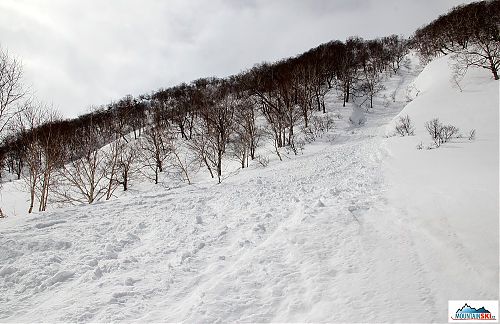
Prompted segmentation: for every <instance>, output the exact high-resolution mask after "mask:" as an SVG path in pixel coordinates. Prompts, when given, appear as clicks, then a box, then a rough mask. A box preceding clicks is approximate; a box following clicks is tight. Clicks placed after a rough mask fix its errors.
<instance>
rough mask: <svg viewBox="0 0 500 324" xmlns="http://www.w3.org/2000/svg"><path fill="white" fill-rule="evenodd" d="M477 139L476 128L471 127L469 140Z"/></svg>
mask: <svg viewBox="0 0 500 324" xmlns="http://www.w3.org/2000/svg"><path fill="white" fill-rule="evenodd" d="M475 139H476V130H475V129H471V130H470V132H469V141H473V140H475Z"/></svg>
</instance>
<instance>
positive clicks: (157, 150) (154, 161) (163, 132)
mask: <svg viewBox="0 0 500 324" xmlns="http://www.w3.org/2000/svg"><path fill="white" fill-rule="evenodd" d="M172 139H173V135H172V134H171V131H170V130H169V129H168V128H162V127H160V126H152V127H150V128H148V129H147V130H146V131H145V132H144V133H143V136H142V138H140V141H141V142H140V143H141V144H140V145H141V161H142V163H143V165H144V167H146V168H147V169H149V170H151V171H153V172H154V182H155V184H157V183H158V176H159V174H160V173H161V172H163V170H164V165H165V160H166V159H167V158H168V157H169V155H170V153H171V152H172Z"/></svg>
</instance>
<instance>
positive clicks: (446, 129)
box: [441, 125, 458, 143]
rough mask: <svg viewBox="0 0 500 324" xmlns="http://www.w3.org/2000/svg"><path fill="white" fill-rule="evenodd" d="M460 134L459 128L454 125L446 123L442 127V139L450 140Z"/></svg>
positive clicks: (444, 140)
mask: <svg viewBox="0 0 500 324" xmlns="http://www.w3.org/2000/svg"><path fill="white" fill-rule="evenodd" d="M457 134H458V128H457V127H455V126H453V125H446V126H443V127H442V128H441V141H442V142H443V143H446V142H448V141H449V140H450V139H452V138H453V136H456V135H457Z"/></svg>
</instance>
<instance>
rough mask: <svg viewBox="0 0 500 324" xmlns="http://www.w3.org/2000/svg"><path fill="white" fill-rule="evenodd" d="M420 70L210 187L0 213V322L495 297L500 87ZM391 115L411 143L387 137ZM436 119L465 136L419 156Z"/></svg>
mask: <svg viewBox="0 0 500 324" xmlns="http://www.w3.org/2000/svg"><path fill="white" fill-rule="evenodd" d="M417 71H419V69H418V67H415V66H414V67H413V68H412V69H409V70H406V69H405V70H404V71H402V72H401V74H400V75H399V76H396V77H392V78H390V79H389V80H388V81H387V82H386V84H385V85H386V88H387V90H386V92H385V95H386V97H385V99H382V98H379V99H378V101H376V103H377V105H376V107H375V108H374V109H372V110H371V111H370V112H368V113H363V112H362V110H360V109H359V108H354V109H355V113H352V109H353V107H346V108H343V107H341V106H340V105H339V103H338V100H337V99H336V98H335V96H334V94H331V95H330V97H329V98H328V99H329V101H328V109H329V111H331V112H338V113H339V114H340V115H341V116H342V119H339V120H338V121H337V128H336V130H335V132H334V133H335V136H336V138H335V139H334V140H333V141H328V140H326V139H323V140H320V141H318V142H316V143H314V144H311V145H307V146H306V148H305V151H304V153H303V154H302V155H299V156H297V157H295V156H290V158H285V159H284V161H283V162H279V161H275V162H272V163H271V164H269V166H268V167H266V168H263V167H261V166H257V165H254V166H253V167H251V168H249V169H244V170H240V171H239V172H238V173H237V174H234V175H232V176H231V177H228V178H227V179H225V180H224V181H223V183H222V184H220V185H215V184H213V182H211V181H200V182H198V183H196V184H193V185H190V186H184V187H181V188H177V189H172V190H164V189H158V187H156V188H154V189H152V190H150V191H148V192H143V193H141V194H138V195H130V196H126V197H122V198H119V199H115V200H113V201H109V202H104V203H96V204H93V205H90V206H76V207H71V208H66V209H60V210H55V211H52V212H47V213H41V214H35V215H31V216H23V217H10V218H8V219H6V220H4V221H2V222H0V321H3V322H20V321H21V322H25V321H28V322H31V321H44V322H47V321H49V322H52V321H64V322H73V321H93V322H96V321H105V322H109V321H139V322H145V321H148V322H150V321H153V322H158V321H161V322H171V321H187V322H198V323H199V322H235V321H236V322H269V321H275V322H292V321H300V322H303V321H306V322H323V321H328V322H385V321H392V322H446V321H447V301H448V300H450V299H498V252H499V251H498V225H499V224H498V126H499V124H498V102H499V101H498V84H499V83H498V82H495V81H493V80H492V79H491V77H490V76H489V74H488V72H487V71H485V70H484V71H483V70H481V71H480V70H472V71H470V72H469V74H468V75H467V77H466V78H465V80H464V81H463V82H462V88H463V91H462V92H460V91H459V89H457V88H454V87H452V84H451V83H450V81H449V78H450V68H449V63H448V59H447V58H446V57H443V58H440V59H437V60H435V61H433V62H431V63H430V64H429V65H427V66H426V67H425V69H424V70H423V71H422V72H421V73H420V75H419V76H418V77H417V78H416V79H415V75H416V74H417ZM412 82H413V83H412ZM410 83H411V84H412V86H411V87H410V89H413V91H407V89H408V86H409V85H410ZM416 93H418V96H416ZM392 94H394V95H395V102H392V99H391V100H388V99H387V98H390V97H391V95H392ZM408 96H409V97H411V98H412V99H414V100H413V101H411V102H410V103H409V104H408V105H406V98H407V97H408ZM384 100H385V105H384V104H383V102H384ZM405 105H406V106H405ZM398 114H400V115H406V114H408V115H409V116H410V117H411V118H412V120H413V121H414V124H415V126H416V136H413V137H397V136H390V135H391V134H392V133H393V132H394V131H393V129H394V120H395V119H396V118H397V115H398ZM350 115H351V117H352V118H354V119H359V118H361V119H366V123H365V124H364V125H363V126H359V125H358V126H353V125H352V124H351V123H349V121H348V120H349V116H350ZM434 117H438V118H440V120H442V121H443V122H444V123H451V124H454V125H455V126H457V127H459V128H460V129H461V132H462V133H464V134H468V132H469V130H470V129H476V132H477V136H476V139H475V140H474V141H469V140H468V139H467V138H460V139H454V140H452V141H451V142H449V143H446V144H444V145H443V146H442V147H440V148H438V149H431V150H427V149H426V147H427V146H429V145H430V144H431V139H430V137H429V136H428V134H427V132H426V130H425V128H424V123H425V121H427V120H430V119H432V118H434ZM420 142H422V143H423V147H424V148H423V149H422V150H417V149H416V146H417V145H418V144H419V143H420Z"/></svg>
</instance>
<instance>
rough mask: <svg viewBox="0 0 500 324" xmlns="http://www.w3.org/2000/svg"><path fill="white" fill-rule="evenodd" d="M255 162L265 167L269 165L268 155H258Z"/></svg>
mask: <svg viewBox="0 0 500 324" xmlns="http://www.w3.org/2000/svg"><path fill="white" fill-rule="evenodd" d="M257 162H259V164H260V165H262V166H263V167H264V168H265V167H267V166H268V165H269V157H267V156H261V155H258V156H257Z"/></svg>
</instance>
